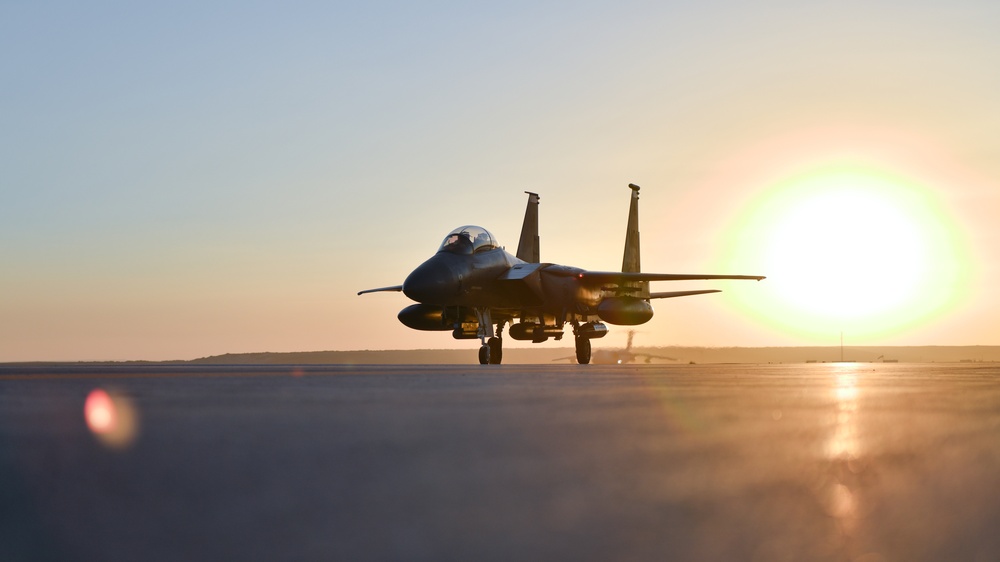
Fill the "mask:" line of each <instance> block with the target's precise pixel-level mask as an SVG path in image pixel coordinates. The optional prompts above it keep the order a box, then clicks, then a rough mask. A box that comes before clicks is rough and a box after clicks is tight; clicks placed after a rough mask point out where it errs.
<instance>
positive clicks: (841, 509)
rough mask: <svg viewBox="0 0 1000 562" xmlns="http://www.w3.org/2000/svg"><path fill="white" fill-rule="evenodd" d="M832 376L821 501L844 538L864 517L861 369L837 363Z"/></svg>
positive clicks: (854, 529) (855, 528) (853, 530)
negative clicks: (830, 425) (831, 409)
mask: <svg viewBox="0 0 1000 562" xmlns="http://www.w3.org/2000/svg"><path fill="white" fill-rule="evenodd" d="M835 369H836V370H835V371H834V372H833V373H832V375H833V381H832V382H833V389H832V394H833V399H834V414H833V415H834V418H833V430H832V432H831V433H830V436H829V438H828V439H827V440H826V443H825V444H824V457H825V459H826V460H827V461H828V463H829V464H828V465H827V466H828V472H827V478H825V479H824V481H825V482H824V485H823V486H822V488H821V490H820V491H819V500H820V502H821V504H822V506H823V508H824V510H825V511H826V513H827V515H829V516H830V517H832V518H834V520H836V522H837V527H838V528H839V530H840V533H842V536H843V537H850V536H853V535H854V534H855V532H856V531H857V526H858V524H859V522H860V519H861V511H862V509H861V507H862V506H861V502H862V501H863V500H862V497H861V496H860V489H859V484H860V478H859V474H858V473H859V472H860V471H861V470H863V468H864V466H865V465H864V463H863V462H861V458H862V457H863V455H864V451H863V448H862V442H861V439H860V436H859V430H858V397H859V394H860V393H859V390H858V370H857V366H856V365H838V366H837V367H835Z"/></svg>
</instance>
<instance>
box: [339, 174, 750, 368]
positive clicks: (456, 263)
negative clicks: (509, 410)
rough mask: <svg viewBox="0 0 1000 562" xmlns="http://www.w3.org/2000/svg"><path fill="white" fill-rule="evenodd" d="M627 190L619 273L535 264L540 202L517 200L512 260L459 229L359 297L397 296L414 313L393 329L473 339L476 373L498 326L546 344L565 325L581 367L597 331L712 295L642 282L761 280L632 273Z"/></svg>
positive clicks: (498, 335) (497, 345) (634, 237)
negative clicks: (658, 289)
mask: <svg viewBox="0 0 1000 562" xmlns="http://www.w3.org/2000/svg"><path fill="white" fill-rule="evenodd" d="M629 188H630V189H631V190H632V200H631V203H630V206H629V213H628V227H627V231H626V233H625V256H624V258H623V260H622V270H621V272H617V271H587V270H584V269H580V268H578V267H570V266H566V265H557V264H553V263H541V259H540V257H539V247H538V199H539V197H538V194H537V193H531V192H529V191H526V192H525V193H527V194H528V206H527V208H526V209H525V211H524V223H523V224H522V226H521V239H520V242H519V243H518V245H517V255H516V256H512V255H510V254H508V253H507V251H506V250H504V249H503V248H502V247H500V245H499V244H497V242H496V239H495V238H493V235H492V234H490V233H489V231H487V230H486V229H485V228H482V227H479V226H472V225H467V226H460V227H458V228H456V229H455V230H453V231H451V232H450V233H448V235H447V236H445V238H444V242H442V243H441V247H440V248H438V251H437V253H436V254H434V255H433V256H431V258H430V259H428V260H427V261H425V262H424V263H422V264H420V266H419V267H417V268H416V269H414V270H413V271H412V272H411V273H410V274H409V275H408V276H407V277H406V280H404V281H403V284H402V285H394V286H392V287H382V288H379V289H368V290H365V291H361V292H359V293H358V294H359V295H363V294H365V293H374V292H379V291H402V292H403V294H405V295H406V296H407V297H409V298H411V299H413V300H415V301H417V304H412V305H410V306H408V307H406V308H404V309H403V310H402V311H400V313H399V314H398V318H399V321H400V322H402V323H403V324H405V325H406V326H407V327H409V328H413V329H414V330H437V331H450V332H451V334H452V337H454V338H455V339H478V340H480V342H481V346H480V348H479V362H480V363H481V364H484V365H485V364H499V363H500V362H501V360H502V358H503V338H502V335H503V329H504V326H505V325H507V324H510V328H509V329H508V333H509V334H510V337H512V338H514V339H516V340H523V341H530V342H533V343H541V342H543V341H545V340H547V339H549V338H553V339H555V340H559V339H562V336H563V329H564V327H565V325H566V323H567V322H568V323H569V324H570V325H571V326H572V327H573V336H574V338H575V339H576V359H577V361H578V362H579V363H581V364H587V363H589V362H590V355H591V348H590V340H592V339H595V338H601V337H604V336H605V335H606V334H607V333H608V327H607V325H605V324H604V323H605V322H607V323H608V324H618V325H624V326H635V325H638V324H643V323H645V322H648V321H649V319H650V318H652V317H653V307H652V305H651V304H650V302H649V301H650V300H651V299H664V298H671V297H686V296H689V295H701V294H705V293H718V292H720V291H719V290H717V289H707V290H696V291H673V292H665V293H651V292H650V291H649V282H650V281H690V280H708V279H754V280H757V281H760V280H761V279H764V277H763V276H757V275H698V274H680V273H641V272H640V270H639V186H638V185H635V184H629ZM515 320H517V321H516V322H515ZM494 326H496V328H495V329H494Z"/></svg>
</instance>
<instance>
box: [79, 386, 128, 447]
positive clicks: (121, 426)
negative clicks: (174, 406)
mask: <svg viewBox="0 0 1000 562" xmlns="http://www.w3.org/2000/svg"><path fill="white" fill-rule="evenodd" d="M83 417H84V420H85V421H86V422H87V428H88V429H90V432H91V433H93V434H94V436H95V437H97V440H98V441H100V442H101V444H103V445H105V446H107V447H110V448H112V449H123V448H126V447H128V446H129V445H131V444H132V442H133V441H135V438H136V435H137V434H138V429H139V424H138V416H137V414H136V409H135V406H134V405H133V404H132V400H131V399H129V397H128V396H125V395H124V394H121V393H119V392H116V391H113V390H112V391H107V390H104V389H102V388H95V389H94V390H92V391H90V394H88V395H87V399H86V401H84V403H83Z"/></svg>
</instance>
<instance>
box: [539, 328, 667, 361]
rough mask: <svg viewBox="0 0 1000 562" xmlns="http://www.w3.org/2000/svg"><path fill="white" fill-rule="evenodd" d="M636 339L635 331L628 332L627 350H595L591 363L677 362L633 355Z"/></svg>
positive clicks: (645, 355)
mask: <svg viewBox="0 0 1000 562" xmlns="http://www.w3.org/2000/svg"><path fill="white" fill-rule="evenodd" d="M634 337H635V330H629V331H628V343H627V344H626V345H625V349H595V350H594V351H593V355H592V356H591V361H592V362H594V363H597V364H602V365H625V364H628V363H635V362H636V360H638V359H639V358H644V359H643V362H645V363H652V362H653V359H662V360H664V361H677V360H678V359H677V358H676V357H667V356H666V355H653V354H652V353H633V352H632V339H633V338H634ZM575 359H576V356H573V355H571V356H568V357H556V358H555V359H553V361H567V360H568V361H569V362H570V363H572V362H573V361H574V360H575Z"/></svg>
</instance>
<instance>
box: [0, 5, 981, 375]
mask: <svg viewBox="0 0 1000 562" xmlns="http://www.w3.org/2000/svg"><path fill="white" fill-rule="evenodd" d="M998 24H1000V4H997V3H995V2H972V1H955V0H952V1H949V2H927V1H912V0H910V1H907V2H902V1H885V2H871V1H865V2H861V1H857V2H855V1H849V0H848V1H844V0H839V1H836V2H833V1H829V2H828V1H818V2H808V3H803V2H791V1H788V2H782V1H765V2H755V3H745V2H735V1H732V2H730V1H707V2H628V1H618V2H613V3H612V2H607V3H603V2H537V1H532V2H505V3H500V5H486V3H460V2H423V3H411V2H363V3H358V2H352V3H337V2H285V3H281V4H280V5H279V4H278V3H263V2H211V3H201V2H199V3H188V2H171V3H161V4H155V5H153V4H149V3H139V4H136V3H130V2H93V3H86V4H80V3H73V2H31V3H28V2H6V3H3V4H0V72H2V76H3V81H2V84H3V87H2V88H0V201H2V204H0V361H31V360H129V359H147V360H163V359H191V358H196V357H203V356H208V355H216V354H222V353H241V352H262V351H272V352H283V351H313V350H346V349H417V348H465V347H469V348H470V350H473V349H474V347H475V345H476V342H471V343H470V342H468V341H456V340H453V339H451V338H450V336H449V335H448V334H447V333H436V332H428V333H425V332H416V331H412V330H409V329H407V328H405V327H404V326H403V325H402V324H400V323H399V322H398V321H397V320H396V318H395V315H396V313H397V312H398V311H399V310H400V309H402V308H403V307H405V306H407V305H408V304H410V302H409V301H408V299H406V298H405V297H404V296H403V295H402V294H400V293H377V294H369V295H364V296H360V297H359V296H357V295H356V293H357V291H359V290H362V289H367V288H372V287H382V286H386V285H394V284H398V283H401V282H402V280H403V279H404V278H405V276H406V275H407V274H408V273H409V272H410V271H411V270H412V269H413V268H414V267H416V266H417V265H418V264H419V263H420V262H422V261H423V260H424V259H426V258H427V257H429V256H430V255H431V254H432V253H433V252H434V251H435V249H436V248H437V246H438V244H439V243H440V241H441V239H442V238H443V236H444V235H445V234H446V233H447V232H449V231H450V230H451V229H453V228H454V227H456V226H459V225H463V224H478V225H481V226H484V227H486V228H488V229H490V231H491V232H492V233H493V234H494V235H495V236H496V237H497V238H498V240H499V242H500V243H501V244H503V245H506V246H507V248H508V250H510V251H513V250H514V249H515V248H516V245H517V238H518V235H519V230H520V224H521V218H522V215H523V212H524V205H525V201H526V199H525V197H526V196H525V195H524V193H523V192H524V191H534V192H538V193H539V194H540V195H541V206H540V221H541V223H540V238H541V255H542V261H544V262H555V263H561V264H566V265H574V266H578V267H584V268H589V269H597V270H613V269H615V268H617V267H619V264H620V263H621V253H622V246H623V243H624V234H625V232H624V230H625V221H626V217H627V212H628V197H629V190H628V189H627V187H626V186H627V184H628V183H630V182H631V183H637V184H639V185H641V186H642V192H641V202H640V231H641V234H642V264H643V270H644V271H654V272H667V273H731V274H752V275H766V276H768V279H767V280H765V281H762V282H760V283H755V282H737V281H727V282H702V283H683V284H670V283H657V284H654V287H653V290H654V291H655V290H660V291H666V290H682V289H688V288H717V289H722V290H723V293H721V294H713V295H704V296H696V297H690V298H682V299H665V300H658V301H655V302H654V307H655V309H656V316H655V317H654V318H653V320H652V321H650V322H649V323H647V324H645V325H643V326H641V327H640V328H639V330H638V332H637V335H636V345H642V346H654V345H696V346H713V347H715V346H719V347H728V346H786V345H839V343H840V338H841V335H843V338H844V340H845V343H846V344H848V345H851V344H853V345H1000V323H998V322H997V321H996V318H998V317H1000V294H998V293H997V291H995V290H994V288H995V287H997V286H1000V263H998V258H997V256H996V253H995V248H996V247H998V245H1000V222H998V221H996V220H995V217H996V216H997V215H998V214H1000V111H997V100H1000V71H998V70H997V69H1000V34H997V33H996V29H997V26H998ZM612 332H613V333H612V335H610V336H608V337H607V338H606V339H604V340H602V341H600V342H598V345H599V346H624V345H625V334H626V333H627V330H625V329H620V328H619V329H614V328H613V330H612ZM567 341H568V340H564V342H560V343H559V344H557V345H568V343H566V342H567ZM520 343H521V342H510V341H509V342H507V344H508V345H518V344H520ZM526 345H531V344H526ZM541 345H554V344H553V343H552V342H549V343H547V344H541ZM470 353H473V351H470Z"/></svg>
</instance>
